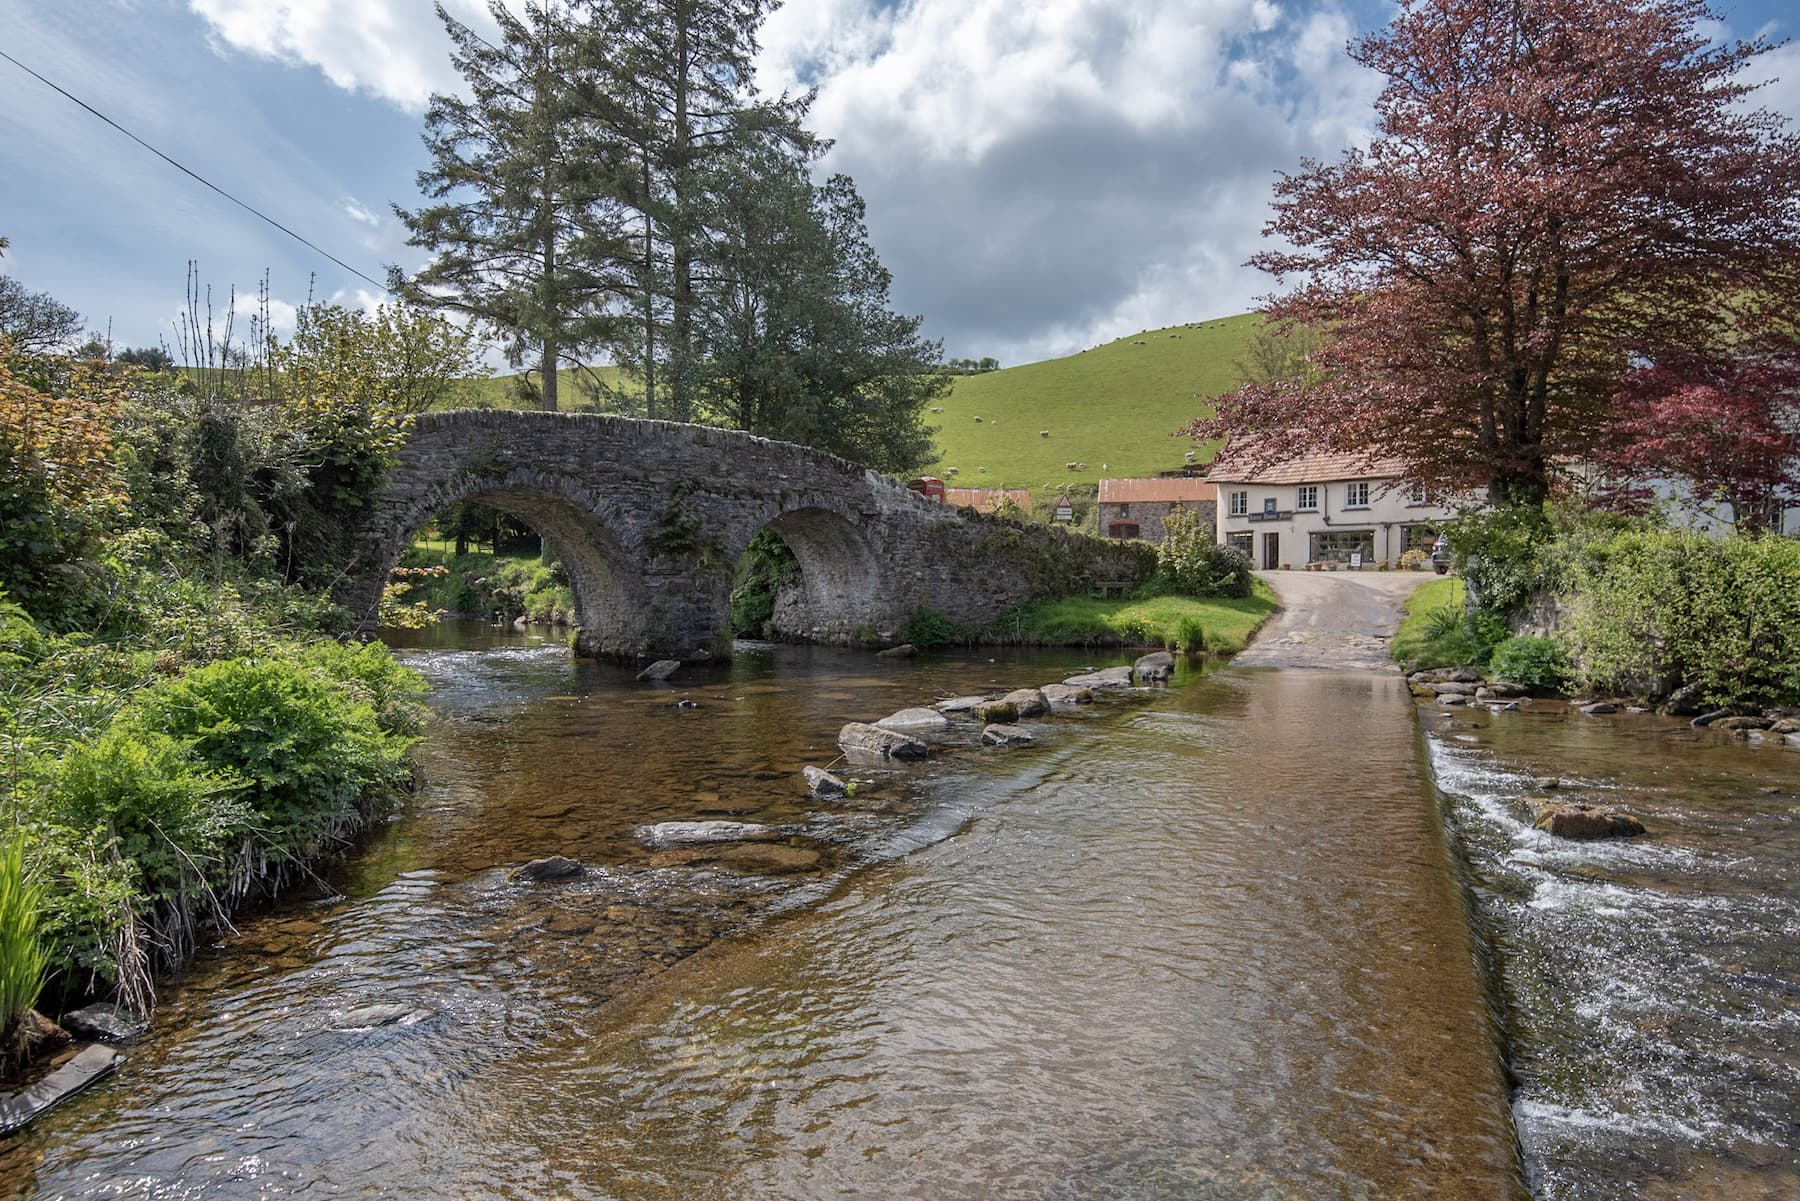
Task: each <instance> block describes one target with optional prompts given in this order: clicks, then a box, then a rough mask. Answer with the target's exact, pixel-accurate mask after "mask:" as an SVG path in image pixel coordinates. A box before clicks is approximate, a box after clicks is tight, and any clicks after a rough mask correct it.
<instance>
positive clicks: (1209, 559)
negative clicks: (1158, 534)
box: [1157, 509, 1252, 598]
mask: <svg viewBox="0 0 1800 1201" xmlns="http://www.w3.org/2000/svg"><path fill="white" fill-rule="evenodd" d="M1163 529H1164V531H1165V533H1164V536H1163V540H1162V544H1161V545H1160V546H1159V547H1158V548H1157V574H1158V575H1159V576H1160V577H1161V579H1162V580H1163V582H1164V583H1165V584H1167V585H1168V586H1170V587H1172V588H1173V589H1174V590H1175V591H1177V592H1181V593H1185V594H1186V595H1188V596H1222V597H1240V598H1241V597H1246V596H1249V595H1250V581H1251V579H1252V576H1251V568H1250V556H1249V555H1246V554H1245V553H1244V552H1243V551H1241V550H1238V549H1237V548H1236V547H1231V546H1221V545H1219V544H1218V543H1217V542H1216V541H1214V540H1213V534H1214V531H1213V526H1212V523H1211V522H1208V521H1206V520H1205V519H1204V518H1202V517H1201V516H1200V514H1198V513H1195V512H1191V511H1188V510H1184V509H1176V510H1174V511H1172V512H1171V513H1170V514H1169V516H1168V518H1167V520H1165V521H1164V523H1163Z"/></svg>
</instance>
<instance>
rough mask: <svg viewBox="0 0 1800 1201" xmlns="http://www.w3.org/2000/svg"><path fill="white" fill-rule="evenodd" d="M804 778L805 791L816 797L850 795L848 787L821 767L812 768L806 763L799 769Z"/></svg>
mask: <svg viewBox="0 0 1800 1201" xmlns="http://www.w3.org/2000/svg"><path fill="white" fill-rule="evenodd" d="M800 774H801V775H803V776H805V777H806V788H807V791H809V792H811V793H812V794H813V795H814V796H817V797H840V796H849V795H850V786H849V785H848V784H846V783H844V782H843V781H842V780H840V779H838V778H837V777H836V776H834V775H832V774H831V773H830V772H828V771H826V770H825V769H824V768H822V767H814V766H813V765H812V764H810V763H808V764H807V765H806V766H805V767H803V768H801V769H800Z"/></svg>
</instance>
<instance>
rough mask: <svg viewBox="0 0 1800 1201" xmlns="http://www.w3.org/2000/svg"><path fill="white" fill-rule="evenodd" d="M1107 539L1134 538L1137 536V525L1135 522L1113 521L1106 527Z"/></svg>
mask: <svg viewBox="0 0 1800 1201" xmlns="http://www.w3.org/2000/svg"><path fill="white" fill-rule="evenodd" d="M1106 536H1107V537H1108V538H1135V537H1137V536H1138V523H1137V522H1135V521H1115V522H1113V523H1112V524H1111V525H1109V526H1107V527H1106Z"/></svg>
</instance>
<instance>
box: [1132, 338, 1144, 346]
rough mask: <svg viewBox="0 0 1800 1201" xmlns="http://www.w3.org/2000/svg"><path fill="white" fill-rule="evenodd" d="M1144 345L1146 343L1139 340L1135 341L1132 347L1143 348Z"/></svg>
mask: <svg viewBox="0 0 1800 1201" xmlns="http://www.w3.org/2000/svg"><path fill="white" fill-rule="evenodd" d="M1143 344H1144V343H1143V341H1142V339H1140V340H1138V341H1135V342H1133V343H1132V345H1133V346H1142V345H1143Z"/></svg>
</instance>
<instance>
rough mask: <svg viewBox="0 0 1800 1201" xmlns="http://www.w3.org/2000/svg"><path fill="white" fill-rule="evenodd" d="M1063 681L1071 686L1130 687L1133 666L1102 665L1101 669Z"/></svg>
mask: <svg viewBox="0 0 1800 1201" xmlns="http://www.w3.org/2000/svg"><path fill="white" fill-rule="evenodd" d="M1063 683H1065V684H1067V685H1068V686H1069V687H1071V688H1129V687H1131V668H1129V667H1102V668H1101V669H1100V670H1099V671H1090V672H1087V673H1086V674H1085V675H1079V676H1070V677H1069V678H1068V679H1066V680H1064V681H1063Z"/></svg>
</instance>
